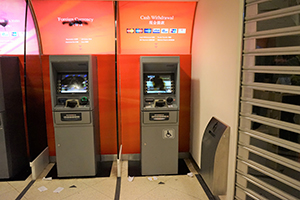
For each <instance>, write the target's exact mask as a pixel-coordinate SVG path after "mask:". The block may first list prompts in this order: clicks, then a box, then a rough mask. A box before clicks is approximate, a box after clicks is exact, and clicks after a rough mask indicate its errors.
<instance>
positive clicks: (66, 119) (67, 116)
mask: <svg viewBox="0 0 300 200" xmlns="http://www.w3.org/2000/svg"><path fill="white" fill-rule="evenodd" d="M54 118H55V123H56V124H74V123H75V124H89V123H91V117H90V112H89V111H85V112H55V113H54Z"/></svg>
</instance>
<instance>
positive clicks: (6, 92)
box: [0, 56, 29, 179]
mask: <svg viewBox="0 0 300 200" xmlns="http://www.w3.org/2000/svg"><path fill="white" fill-rule="evenodd" d="M19 65H20V63H19V58H18V57H6V56H3V57H2V56H0V179H11V178H14V177H15V176H16V175H18V174H19V173H20V172H21V173H22V171H23V170H24V169H26V168H29V160H28V156H27V145H26V134H25V125H24V113H23V101H22V88H21V80H20V66H19Z"/></svg>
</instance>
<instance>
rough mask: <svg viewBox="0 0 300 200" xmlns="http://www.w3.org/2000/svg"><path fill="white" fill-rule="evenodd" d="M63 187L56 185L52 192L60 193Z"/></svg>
mask: <svg viewBox="0 0 300 200" xmlns="http://www.w3.org/2000/svg"><path fill="white" fill-rule="evenodd" d="M63 189H64V188H63V187H58V188H56V189H55V190H54V191H53V192H54V193H60V192H61V191H63Z"/></svg>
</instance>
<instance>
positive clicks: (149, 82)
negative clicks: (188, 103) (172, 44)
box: [140, 56, 180, 175]
mask: <svg viewBox="0 0 300 200" xmlns="http://www.w3.org/2000/svg"><path fill="white" fill-rule="evenodd" d="M179 61H180V60H179V57H177V56H142V57H141V58H140V84H141V85H140V87H141V90H140V91H141V93H140V94H141V95H140V97H141V173H142V175H159V174H177V173H178V124H179V104H180V102H179V100H180V94H179V92H180V66H179Z"/></svg>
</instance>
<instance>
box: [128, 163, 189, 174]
mask: <svg viewBox="0 0 300 200" xmlns="http://www.w3.org/2000/svg"><path fill="white" fill-rule="evenodd" d="M189 172H190V170H189V168H188V167H187V166H186V164H185V161H184V160H183V159H178V174H168V175H186V174H187V173H189ZM162 175H166V174H162ZM128 176H142V174H141V161H130V160H129V161H128Z"/></svg>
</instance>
